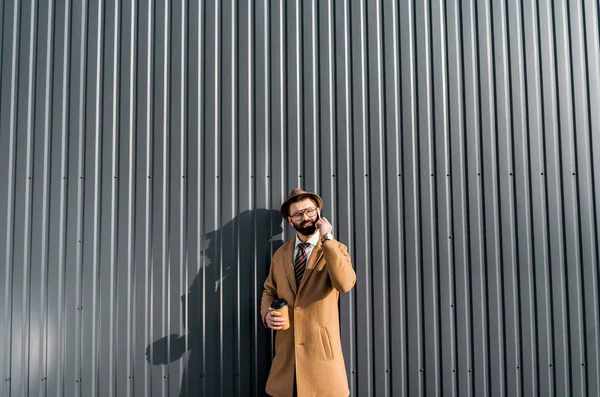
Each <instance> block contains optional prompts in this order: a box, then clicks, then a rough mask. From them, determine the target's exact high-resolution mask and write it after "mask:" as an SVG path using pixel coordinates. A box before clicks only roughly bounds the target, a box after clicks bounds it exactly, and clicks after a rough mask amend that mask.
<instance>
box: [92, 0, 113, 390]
mask: <svg viewBox="0 0 600 397" xmlns="http://www.w3.org/2000/svg"><path fill="white" fill-rule="evenodd" d="M103 5H104V0H99V1H98V15H97V18H98V19H97V23H98V27H97V30H96V39H97V42H96V45H95V54H94V57H93V61H95V69H96V70H95V75H94V79H93V83H94V84H93V88H94V89H93V92H94V96H93V98H92V101H93V103H92V106H93V110H92V116H91V118H92V128H91V129H92V131H94V145H93V148H94V158H93V173H94V176H93V178H94V181H93V192H94V194H93V204H92V205H93V210H92V214H93V221H92V231H91V233H92V253H91V255H92V257H91V264H92V277H91V278H92V302H91V304H92V350H91V357H90V360H91V361H92V368H91V369H92V371H91V385H90V387H91V394H92V396H93V397H96V396H97V395H99V394H100V379H101V373H100V371H101V365H102V363H101V354H99V352H100V351H102V346H101V343H102V328H101V327H100V326H99V323H100V320H101V316H102V307H101V302H102V301H101V300H100V299H99V298H98V296H99V294H100V288H101V262H100V249H101V242H100V239H101V237H102V236H101V234H100V233H101V221H102V180H101V179H102V163H103V162H102V143H103V139H102V128H103V126H104V125H103V123H102V111H103V106H102V98H101V97H102V95H101V91H102V89H101V87H102V86H103V82H104V78H103V75H102V65H103V60H104V57H103V52H102V48H103V45H104V40H103V39H102V38H103V26H104V8H103ZM109 348H110V347H109Z"/></svg>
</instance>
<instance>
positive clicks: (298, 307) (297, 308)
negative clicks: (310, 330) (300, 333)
mask: <svg viewBox="0 0 600 397" xmlns="http://www.w3.org/2000/svg"><path fill="white" fill-rule="evenodd" d="M294 309H295V310H300V309H302V306H296V307H295V308H294Z"/></svg>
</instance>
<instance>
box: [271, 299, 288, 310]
mask: <svg viewBox="0 0 600 397" xmlns="http://www.w3.org/2000/svg"><path fill="white" fill-rule="evenodd" d="M285 306H287V301H286V300H285V299H283V298H279V299H275V300H274V301H273V303H271V307H272V308H273V309H281V308H282V307H285Z"/></svg>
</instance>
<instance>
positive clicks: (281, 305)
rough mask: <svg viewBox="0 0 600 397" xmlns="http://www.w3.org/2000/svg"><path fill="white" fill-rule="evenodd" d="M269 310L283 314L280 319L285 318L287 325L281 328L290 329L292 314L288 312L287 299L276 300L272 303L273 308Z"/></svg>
mask: <svg viewBox="0 0 600 397" xmlns="http://www.w3.org/2000/svg"><path fill="white" fill-rule="evenodd" d="M269 309H270V310H276V311H278V312H280V313H281V314H280V315H279V317H283V318H285V324H283V325H282V326H281V330H284V329H288V328H289V327H290V314H289V311H288V303H287V301H286V300H285V299H283V298H279V299H275V300H274V301H273V303H271V307H270V308H269Z"/></svg>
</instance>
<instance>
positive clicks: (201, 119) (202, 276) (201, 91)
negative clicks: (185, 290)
mask: <svg viewBox="0 0 600 397" xmlns="http://www.w3.org/2000/svg"><path fill="white" fill-rule="evenodd" d="M203 5H204V2H200V4H199V5H198V93H197V99H198V131H197V132H198V169H197V171H198V187H197V199H198V203H197V206H196V210H197V211H198V218H197V221H198V226H197V228H196V234H197V241H196V245H197V249H198V252H197V253H196V258H198V264H197V267H196V269H197V272H198V274H197V276H196V280H199V281H198V284H200V285H199V286H197V288H198V289H199V290H200V291H199V293H198V296H200V298H201V299H202V301H201V303H200V304H199V305H198V306H199V308H201V309H202V315H201V318H200V319H199V321H200V324H201V325H200V328H201V329H199V331H201V334H202V338H201V343H200V345H201V346H200V347H201V349H202V356H201V359H200V362H201V368H202V369H201V371H202V374H200V378H201V380H202V381H201V388H200V389H201V390H202V395H206V379H207V376H206V372H207V371H206V337H205V335H206V312H205V309H206V300H205V298H206V256H205V255H201V252H202V249H203V248H202V243H203V238H204V222H205V219H206V216H205V213H204V210H205V208H206V204H205V201H204V197H205V194H204V192H205V190H204V189H203V186H204V183H203V182H204V178H203V177H204V176H205V175H206V173H205V172H204V170H205V168H204V167H203V164H204V161H205V149H204V148H205V146H204V136H205V134H203V131H204V127H205V105H206V101H205V97H206V93H205V88H204V87H205V82H204V78H205V64H206V55H205V50H204V48H205V46H204V40H205V24H206V21H205V19H204V9H203ZM200 257H201V259H200Z"/></svg>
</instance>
